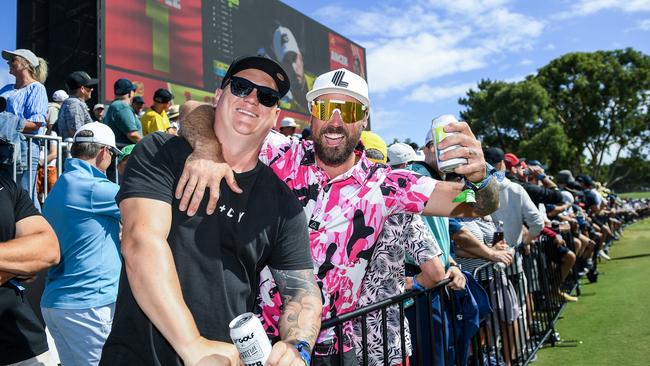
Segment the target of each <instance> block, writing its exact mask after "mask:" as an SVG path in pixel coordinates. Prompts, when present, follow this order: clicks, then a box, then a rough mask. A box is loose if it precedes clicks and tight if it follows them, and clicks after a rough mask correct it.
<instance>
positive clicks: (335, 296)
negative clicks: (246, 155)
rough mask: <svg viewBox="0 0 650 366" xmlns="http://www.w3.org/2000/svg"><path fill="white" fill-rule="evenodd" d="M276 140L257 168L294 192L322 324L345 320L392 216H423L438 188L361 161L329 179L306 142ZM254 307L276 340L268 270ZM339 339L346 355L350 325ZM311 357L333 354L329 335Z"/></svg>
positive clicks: (275, 297)
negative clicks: (305, 233) (299, 206)
mask: <svg viewBox="0 0 650 366" xmlns="http://www.w3.org/2000/svg"><path fill="white" fill-rule="evenodd" d="M278 135H279V134H277V133H273V132H272V133H271V134H270V135H269V137H267V139H266V140H265V143H264V146H263V147H262V151H261V153H260V160H261V161H262V162H264V163H266V164H267V165H269V167H271V168H272V169H273V171H274V172H275V173H276V174H277V175H278V177H280V179H282V180H283V181H284V182H285V183H286V184H287V185H288V186H289V188H291V189H292V190H293V192H294V193H295V194H296V196H297V197H298V200H299V201H300V202H301V203H302V205H303V207H304V212H305V215H306V216H307V220H308V223H309V229H310V230H309V237H310V242H311V243H310V244H311V253H312V259H313V261H314V275H315V276H316V281H317V283H318V285H319V287H320V288H321V290H322V294H323V316H322V319H323V320H325V319H329V318H331V317H333V316H337V315H341V314H344V313H346V312H350V311H352V310H354V309H355V308H356V305H357V301H358V298H359V293H360V291H361V282H362V280H363V277H364V275H365V273H366V267H367V266H368V262H369V261H370V259H371V257H372V253H373V250H374V246H375V243H376V242H377V239H378V237H379V235H380V234H381V231H382V228H383V226H384V222H386V220H387V218H388V216H390V215H393V214H397V213H420V212H422V210H423V209H424V206H425V205H426V203H427V200H428V199H429V196H430V195H431V193H432V192H433V190H434V188H435V186H436V183H437V181H436V180H434V179H432V178H430V177H424V176H421V175H418V174H416V173H413V172H411V171H407V170H392V169H391V168H389V167H387V166H385V165H381V164H373V163H371V162H370V161H369V160H368V159H367V158H366V157H365V155H363V154H362V155H361V157H360V158H359V160H358V162H357V163H356V164H355V165H354V166H353V167H352V168H351V169H350V170H348V171H347V172H345V173H344V174H342V175H340V176H338V177H335V178H332V179H330V177H328V176H327V174H326V173H325V171H323V170H322V169H320V168H319V167H318V166H317V165H316V160H315V152H314V146H313V143H312V142H311V141H300V142H296V141H289V140H288V139H284V138H282V137H281V136H278ZM258 302H259V305H260V307H261V318H262V322H263V323H264V325H265V328H266V329H267V332H268V333H269V334H270V335H271V336H277V335H278V334H279V332H278V328H277V324H278V321H279V318H280V314H281V304H282V300H281V299H280V295H279V293H278V290H277V287H276V285H275V283H274V281H273V276H272V275H271V272H270V270H269V269H268V268H264V270H262V272H261V273H260V296H259V299H258ZM343 335H344V345H345V346H344V352H347V351H348V350H350V349H351V346H352V324H351V323H350V322H348V323H346V324H345V325H344V327H343ZM325 349H326V351H324V350H325ZM315 352H316V354H317V355H329V354H336V353H338V342H337V339H336V336H335V332H334V329H326V330H323V331H322V332H321V333H320V335H319V337H318V340H317V346H316V347H315Z"/></svg>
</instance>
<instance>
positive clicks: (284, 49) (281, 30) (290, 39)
mask: <svg viewBox="0 0 650 366" xmlns="http://www.w3.org/2000/svg"><path fill="white" fill-rule="evenodd" d="M273 52H275V58H276V59H277V60H278V62H280V63H281V62H282V61H283V60H284V56H285V55H286V54H287V53H288V52H295V53H297V54H300V49H299V48H298V42H296V37H294V36H293V33H291V30H289V28H286V27H283V26H279V27H278V28H277V29H276V30H275V33H273Z"/></svg>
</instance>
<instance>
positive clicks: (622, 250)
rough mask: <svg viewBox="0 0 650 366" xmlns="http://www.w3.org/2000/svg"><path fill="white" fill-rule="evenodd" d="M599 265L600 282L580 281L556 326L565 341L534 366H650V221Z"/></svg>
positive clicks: (630, 230)
mask: <svg viewBox="0 0 650 366" xmlns="http://www.w3.org/2000/svg"><path fill="white" fill-rule="evenodd" d="M610 255H611V257H612V260H611V261H609V262H606V263H605V262H601V263H600V264H599V265H598V271H599V272H600V276H599V278H598V282H597V283H595V284H589V283H588V282H586V281H583V282H582V283H581V289H582V296H580V300H579V301H578V302H577V303H572V304H568V305H567V306H566V308H565V310H564V313H563V314H562V319H561V320H560V321H559V322H558V324H557V331H559V332H560V336H561V338H562V342H560V343H559V344H557V345H556V347H550V346H548V347H545V348H544V349H542V350H541V351H540V352H539V354H538V355H539V356H538V360H537V362H535V363H534V364H533V366H546V365H549V366H550V365H589V366H595V365H603V366H605V365H616V366H623V365H626V366H627V365H650V219H645V220H644V221H642V222H639V223H636V224H634V225H632V226H628V227H627V228H626V229H625V234H624V235H623V238H622V239H621V240H620V241H617V242H615V244H614V246H612V249H611V250H610Z"/></svg>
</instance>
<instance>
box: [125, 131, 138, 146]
mask: <svg viewBox="0 0 650 366" xmlns="http://www.w3.org/2000/svg"><path fill="white" fill-rule="evenodd" d="M126 137H127V138H128V139H129V140H131V142H133V143H134V144H137V143H138V142H140V140H142V136H140V132H138V131H129V132H127V133H126Z"/></svg>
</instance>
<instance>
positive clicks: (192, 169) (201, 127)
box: [175, 101, 242, 216]
mask: <svg viewBox="0 0 650 366" xmlns="http://www.w3.org/2000/svg"><path fill="white" fill-rule="evenodd" d="M179 120H180V127H181V128H180V136H182V137H184V138H185V140H187V142H188V143H189V144H190V145H191V146H192V149H193V150H194V151H193V152H192V154H190V156H189V157H188V158H187V160H186V161H185V165H184V166H183V174H182V175H181V177H180V179H179V180H178V184H177V185H176V193H175V196H176V198H177V199H179V200H180V203H179V205H178V208H179V209H180V210H181V211H185V210H187V214H188V215H189V216H192V215H194V214H195V213H196V211H197V210H198V208H199V204H200V203H201V200H202V199H203V195H204V193H205V189H206V187H209V188H210V199H209V200H208V205H207V213H208V215H211V214H212V213H213V212H214V210H215V208H216V207H217V201H218V200H219V184H220V183H221V179H223V178H225V179H226V183H228V187H230V189H231V190H232V191H233V192H236V193H241V192H242V190H241V188H239V186H238V185H237V182H236V181H235V175H234V173H233V171H232V169H231V168H230V166H229V165H228V164H226V163H225V162H224V161H223V155H222V154H221V143H220V142H219V139H218V138H217V136H216V135H215V133H214V107H213V106H211V105H209V104H206V103H199V102H196V101H187V102H185V103H183V105H182V106H181V108H180V116H179Z"/></svg>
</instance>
